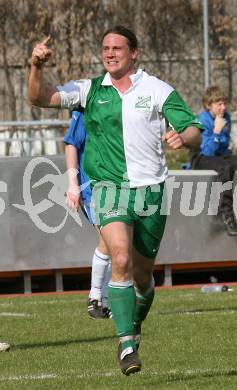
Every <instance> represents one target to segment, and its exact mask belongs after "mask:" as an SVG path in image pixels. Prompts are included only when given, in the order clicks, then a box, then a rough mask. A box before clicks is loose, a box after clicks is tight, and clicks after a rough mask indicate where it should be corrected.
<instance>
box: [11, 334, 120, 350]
mask: <svg viewBox="0 0 237 390" xmlns="http://www.w3.org/2000/svg"><path fill="white" fill-rule="evenodd" d="M113 339H117V336H115V335H113V336H105V337H94V338H88V339H74V340H61V341H47V342H42V343H33V344H17V345H12V349H13V348H14V349H31V348H48V347H63V346H67V345H71V344H87V343H89V344H90V343H93V342H97V341H105V340H113Z"/></svg>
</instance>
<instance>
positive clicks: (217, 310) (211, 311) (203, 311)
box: [157, 307, 237, 316]
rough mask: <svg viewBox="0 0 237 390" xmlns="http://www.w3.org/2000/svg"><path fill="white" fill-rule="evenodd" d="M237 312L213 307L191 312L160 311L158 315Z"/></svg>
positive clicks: (236, 308) (232, 309) (231, 308)
mask: <svg viewBox="0 0 237 390" xmlns="http://www.w3.org/2000/svg"><path fill="white" fill-rule="evenodd" d="M233 311H234V312H237V307H221V308H220V307H219V308H217V307H213V308H212V309H199V308H197V309H191V310H173V311H158V312H157V314H158V315H162V316H169V315H175V314H199V313H213V312H216V313H218V312H220V313H221V312H233Z"/></svg>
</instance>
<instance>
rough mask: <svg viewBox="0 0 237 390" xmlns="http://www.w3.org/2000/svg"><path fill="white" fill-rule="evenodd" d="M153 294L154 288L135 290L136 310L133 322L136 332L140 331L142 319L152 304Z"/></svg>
mask: <svg viewBox="0 0 237 390" xmlns="http://www.w3.org/2000/svg"><path fill="white" fill-rule="evenodd" d="M154 295H155V290H154V288H152V289H149V291H148V292H145V293H141V292H138V291H136V299H137V300H136V311H135V316H134V324H135V329H136V331H137V332H140V327H141V323H142V321H144V320H145V318H146V316H147V314H148V312H149V310H150V307H151V305H152V302H153V299H154Z"/></svg>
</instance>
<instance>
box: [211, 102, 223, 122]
mask: <svg viewBox="0 0 237 390" xmlns="http://www.w3.org/2000/svg"><path fill="white" fill-rule="evenodd" d="M209 110H210V113H211V114H212V116H213V117H214V118H215V117H216V116H222V117H223V116H224V114H225V112H226V102H225V101H224V100H219V101H218V102H215V103H212V104H211V105H210V108H209Z"/></svg>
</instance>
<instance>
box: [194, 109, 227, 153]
mask: <svg viewBox="0 0 237 390" xmlns="http://www.w3.org/2000/svg"><path fill="white" fill-rule="evenodd" d="M224 118H225V120H226V122H227V123H226V125H225V127H224V128H223V129H222V130H221V132H220V134H215V133H213V129H214V125H215V123H214V121H215V118H213V116H212V115H211V113H210V112H209V111H203V112H201V114H200V115H199V120H200V122H201V124H202V125H203V128H204V131H203V133H202V143H201V146H200V154H202V155H204V156H226V155H229V154H231V150H230V149H229V144H230V130H231V119H230V114H229V113H228V112H226V113H225V115H224Z"/></svg>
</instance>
